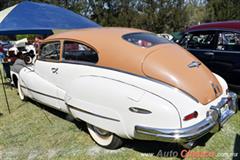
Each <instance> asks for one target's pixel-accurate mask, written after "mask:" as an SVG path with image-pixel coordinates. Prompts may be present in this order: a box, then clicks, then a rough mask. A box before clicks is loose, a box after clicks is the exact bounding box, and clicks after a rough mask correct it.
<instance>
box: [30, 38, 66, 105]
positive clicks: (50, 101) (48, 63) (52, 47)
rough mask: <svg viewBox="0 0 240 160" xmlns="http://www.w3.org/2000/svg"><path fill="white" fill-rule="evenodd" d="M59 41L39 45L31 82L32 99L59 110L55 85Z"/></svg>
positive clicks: (58, 99) (58, 58) (57, 88)
mask: <svg viewBox="0 0 240 160" xmlns="http://www.w3.org/2000/svg"><path fill="white" fill-rule="evenodd" d="M60 46H61V42H60V41H54V42H46V43H44V44H42V45H41V49H40V55H39V57H38V60H37V61H36V62H35V64H34V66H33V69H34V73H35V74H33V75H32V76H33V77H34V78H32V79H33V80H34V81H32V82H31V92H32V94H33V97H34V99H36V100H37V101H40V102H41V103H44V104H46V105H48V106H51V107H54V108H56V109H60V107H59V101H61V100H62V99H60V98H59V96H58V90H59V87H58V86H57V84H56V83H55V82H56V80H57V77H56V75H57V74H58V64H59V60H60Z"/></svg>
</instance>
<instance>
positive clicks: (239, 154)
mask: <svg viewBox="0 0 240 160" xmlns="http://www.w3.org/2000/svg"><path fill="white" fill-rule="evenodd" d="M233 153H234V156H233V158H232V159H233V160H239V159H240V136H239V135H238V134H237V135H236V138H235V142H234V149H233Z"/></svg>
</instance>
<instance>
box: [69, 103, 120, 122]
mask: <svg viewBox="0 0 240 160" xmlns="http://www.w3.org/2000/svg"><path fill="white" fill-rule="evenodd" d="M67 106H68V107H69V108H71V109H74V110H77V111H79V112H83V113H86V114H90V115H92V116H96V117H99V118H104V119H108V120H112V121H116V122H120V120H118V119H114V118H110V117H105V116H102V115H99V114H95V113H92V112H88V111H85V110H82V109H80V108H77V107H74V106H71V105H69V104H67Z"/></svg>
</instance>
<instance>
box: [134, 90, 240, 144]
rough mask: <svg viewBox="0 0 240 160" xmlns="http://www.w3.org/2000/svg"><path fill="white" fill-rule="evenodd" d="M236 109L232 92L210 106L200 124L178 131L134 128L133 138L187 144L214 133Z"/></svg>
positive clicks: (236, 104) (236, 101) (235, 97)
mask: <svg viewBox="0 0 240 160" xmlns="http://www.w3.org/2000/svg"><path fill="white" fill-rule="evenodd" d="M237 109H238V100H237V95H236V94H235V93H233V92H230V93H229V94H228V98H223V99H222V100H221V101H220V102H219V104H218V105H217V106H212V107H211V108H210V110H209V111H208V113H207V117H206V119H204V120H202V121H201V122H199V123H197V124H195V125H193V126H190V127H187V128H180V129H160V128H150V127H144V126H135V136H134V137H135V138H136V139H142V140H157V141H163V142H174V143H181V144H183V143H188V142H192V141H195V140H197V139H199V138H201V137H202V136H204V135H206V134H207V133H209V132H211V133H215V132H217V131H219V130H220V128H221V127H222V126H223V124H224V123H225V122H226V121H227V120H228V119H229V118H230V117H232V116H233V115H234V114H235V113H236V112H237Z"/></svg>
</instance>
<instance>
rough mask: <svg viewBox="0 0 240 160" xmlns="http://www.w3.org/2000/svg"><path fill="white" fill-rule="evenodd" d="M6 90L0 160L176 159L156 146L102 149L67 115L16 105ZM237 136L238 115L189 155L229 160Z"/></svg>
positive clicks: (0, 101) (0, 102)
mask: <svg viewBox="0 0 240 160" xmlns="http://www.w3.org/2000/svg"><path fill="white" fill-rule="evenodd" d="M6 90H7V95H8V97H9V102H10V108H11V114H8V111H7V107H6V104H5V99H4V94H3V89H2V84H0V112H1V113H3V116H1V117H0V160H1V159H3V160H5V159H6V160H8V159H9V160H10V159H11V160H12V159H44V160H45V159H67V160H71V159H72V160H78V159H86V160H93V159H99V160H102V159H109V160H110V159H119V160H122V159H128V160H137V159H141V160H145V159H148V160H154V159H178V158H177V157H174V156H173V157H161V156H160V154H161V153H162V155H163V154H165V155H167V152H165V151H169V152H168V154H170V153H171V152H170V151H171V150H172V152H173V151H176V146H175V145H171V144H166V143H159V142H143V141H127V142H126V143H125V145H124V146H123V147H122V148H121V149H118V150H107V149H103V148H101V147H99V146H97V145H96V144H95V143H94V142H93V141H92V140H91V138H90V136H89V135H88V134H87V132H86V131H85V129H84V125H83V124H82V123H80V122H76V121H74V122H73V121H70V120H68V119H70V118H69V117H68V116H67V115H65V114H62V113H60V112H58V111H54V110H48V109H47V110H46V109H41V107H39V106H37V105H36V104H35V103H33V102H22V101H20V100H19V98H18V95H17V91H16V89H11V88H10V87H7V89H6ZM41 106H42V107H44V106H43V105H41ZM46 115H47V117H48V119H49V120H50V122H51V123H50V122H49V120H48V119H47V117H46ZM239 136H240V112H238V114H236V115H235V116H234V117H233V118H231V119H230V120H229V121H228V122H227V123H226V125H225V126H224V128H223V129H222V130H221V131H220V132H218V133H216V134H215V135H213V136H212V137H211V138H210V139H209V140H208V141H207V143H206V144H205V146H197V147H195V148H194V149H193V150H192V152H195V153H197V152H205V153H206V152H215V153H218V156H220V154H222V156H221V157H218V158H213V159H224V160H228V159H232V156H231V155H230V156H229V155H227V154H231V153H233V152H239V148H240V144H239V143H240V140H239V138H240V137H239ZM234 148H235V149H234ZM153 153H155V156H154V155H153ZM157 153H159V155H158V156H156V154H157ZM238 154H240V153H238ZM224 155H225V156H224ZM209 159H211V158H209Z"/></svg>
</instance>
